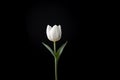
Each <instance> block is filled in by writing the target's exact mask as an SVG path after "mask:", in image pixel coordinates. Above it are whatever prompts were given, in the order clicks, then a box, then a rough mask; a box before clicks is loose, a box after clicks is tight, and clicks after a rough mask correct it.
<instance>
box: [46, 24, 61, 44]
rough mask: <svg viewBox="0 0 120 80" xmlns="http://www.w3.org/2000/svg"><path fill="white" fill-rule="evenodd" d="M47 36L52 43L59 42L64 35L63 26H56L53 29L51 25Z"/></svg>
mask: <svg viewBox="0 0 120 80" xmlns="http://www.w3.org/2000/svg"><path fill="white" fill-rule="evenodd" d="M46 34H47V37H48V39H49V40H50V41H53V42H56V41H59V40H60V39H61V34H62V32H61V26H60V25H58V26H57V25H54V26H53V27H51V26H50V25H47V29H46Z"/></svg>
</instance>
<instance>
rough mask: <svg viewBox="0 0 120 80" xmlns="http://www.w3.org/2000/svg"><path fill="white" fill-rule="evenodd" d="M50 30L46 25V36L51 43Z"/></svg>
mask: <svg viewBox="0 0 120 80" xmlns="http://www.w3.org/2000/svg"><path fill="white" fill-rule="evenodd" d="M51 29H52V27H51V26H50V25H47V29H46V34H47V37H48V39H49V40H50V41H51V40H52V39H51V37H50V30H51Z"/></svg>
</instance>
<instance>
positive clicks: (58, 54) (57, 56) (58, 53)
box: [56, 41, 67, 59]
mask: <svg viewBox="0 0 120 80" xmlns="http://www.w3.org/2000/svg"><path fill="white" fill-rule="evenodd" d="M66 44H67V41H66V42H65V43H64V44H63V45H62V46H61V47H60V48H59V49H58V50H57V54H56V58H57V59H59V57H60V55H61V54H62V52H63V49H64V48H65V46H66Z"/></svg>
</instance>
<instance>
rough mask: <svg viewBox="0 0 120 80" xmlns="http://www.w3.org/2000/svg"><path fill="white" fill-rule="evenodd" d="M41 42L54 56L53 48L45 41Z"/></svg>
mask: <svg viewBox="0 0 120 80" xmlns="http://www.w3.org/2000/svg"><path fill="white" fill-rule="evenodd" d="M42 44H43V45H44V46H45V47H46V48H47V49H48V50H49V51H50V53H51V54H52V55H53V56H54V57H55V55H54V52H53V50H52V49H51V48H50V47H49V46H48V45H47V44H45V43H43V42H42Z"/></svg>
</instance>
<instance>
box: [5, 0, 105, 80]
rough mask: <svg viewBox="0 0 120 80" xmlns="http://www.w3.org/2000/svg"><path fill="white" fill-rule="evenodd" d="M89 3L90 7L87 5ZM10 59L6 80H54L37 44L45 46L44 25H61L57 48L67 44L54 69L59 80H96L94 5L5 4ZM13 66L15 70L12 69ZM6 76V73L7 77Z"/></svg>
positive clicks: (53, 1)
mask: <svg viewBox="0 0 120 80" xmlns="http://www.w3.org/2000/svg"><path fill="white" fill-rule="evenodd" d="M90 3H91V4H90ZM8 4H9V5H10V6H8V7H7V8H8V10H9V11H8V13H9V14H8V16H9V17H10V18H8V20H9V21H8V22H10V25H11V26H12V27H10V28H8V29H10V30H11V31H10V34H8V35H10V38H9V42H8V43H10V45H8V48H9V49H10V54H9V55H10V56H11V55H12V58H11V57H10V59H9V60H8V61H7V62H8V63H10V64H8V66H10V68H9V69H7V72H13V73H12V75H14V76H10V78H16V79H19V78H21V79H23V78H25V79H34V80H37V79H39V80H54V59H53V56H52V55H51V54H50V52H49V51H48V50H47V49H46V48H45V47H44V46H43V45H42V44H41V43H42V42H45V43H47V44H48V45H50V46H51V47H52V42H50V41H49V40H48V39H47V37H46V27H47V25H48V24H49V25H51V26H53V25H55V24H56V25H61V27H62V38H61V40H60V41H58V42H57V48H58V47H59V46H60V45H62V44H63V43H64V42H65V41H68V44H67V46H66V47H65V49H64V51H63V53H62V55H61V58H60V61H59V66H58V77H59V80H70V79H71V80H78V79H81V80H83V79H100V78H102V77H103V76H104V75H103V72H102V67H103V66H101V65H100V64H101V62H100V61H101V60H100V56H101V54H100V53H101V47H100V46H99V47H98V45H100V44H101V42H100V38H99V37H98V36H99V33H98V32H99V26H100V24H99V23H98V22H99V21H98V19H97V18H99V17H100V16H101V15H98V13H99V11H97V10H98V9H99V8H98V7H96V6H97V4H98V3H96V4H93V3H92V2H87V1H84V2H83V1H76V0H75V1H69V0H63V1H60V0H48V1H46V0H43V1H41V0H39V1H36V0H29V1H16V2H14V1H13V2H12V1H11V2H10V3H9V2H8ZM101 41H102V40H101ZM14 65H15V66H14ZM8 74H9V73H8Z"/></svg>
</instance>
